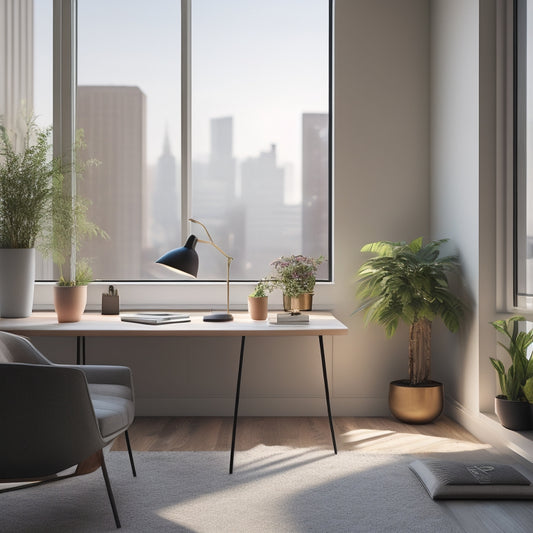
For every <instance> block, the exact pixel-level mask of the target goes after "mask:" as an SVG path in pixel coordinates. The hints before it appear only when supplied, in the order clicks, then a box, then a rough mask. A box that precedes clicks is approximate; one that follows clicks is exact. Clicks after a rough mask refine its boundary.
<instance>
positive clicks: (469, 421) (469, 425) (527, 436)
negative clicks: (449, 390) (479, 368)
mask: <svg viewBox="0 0 533 533" xmlns="http://www.w3.org/2000/svg"><path fill="white" fill-rule="evenodd" d="M445 413H446V415H447V416H449V417H450V418H452V419H453V420H455V421H456V422H457V423H459V424H461V426H463V427H464V428H465V429H466V430H468V431H469V432H470V433H472V435H474V436H475V437H476V438H478V439H479V440H481V441H482V442H485V443H487V444H491V445H492V446H494V447H495V448H497V449H499V450H501V451H504V452H512V453H514V454H516V455H518V456H520V457H523V458H524V459H526V460H527V461H529V462H533V431H512V430H510V429H507V428H504V427H503V426H502V425H501V424H500V422H499V420H498V418H497V417H496V415H495V414H493V413H479V412H478V413H474V412H472V411H470V410H469V409H466V408H465V407H464V406H463V405H462V404H460V403H459V402H457V401H455V400H453V399H451V398H446V406H445Z"/></svg>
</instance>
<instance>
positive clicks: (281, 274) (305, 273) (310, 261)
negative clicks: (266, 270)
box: [271, 255, 324, 311]
mask: <svg viewBox="0 0 533 533" xmlns="http://www.w3.org/2000/svg"><path fill="white" fill-rule="evenodd" d="M323 262H324V257H323V256H320V257H317V258H313V257H306V256H304V255H290V256H282V257H280V258H278V259H276V260H275V261H272V263H271V266H272V267H273V268H274V272H275V273H274V275H273V276H272V278H271V279H272V283H273V284H274V285H275V286H276V287H279V288H280V289H281V290H282V292H283V308H284V310H285V311H310V310H311V309H312V308H313V293H314V290H315V284H316V273H317V270H318V267H319V266H320V265H321V264H322V263H323Z"/></svg>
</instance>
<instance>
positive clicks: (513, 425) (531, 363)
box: [490, 316, 533, 431]
mask: <svg viewBox="0 0 533 533" xmlns="http://www.w3.org/2000/svg"><path fill="white" fill-rule="evenodd" d="M523 321H525V318H524V317H523V316H513V317H511V318H509V319H508V320H496V321H494V322H491V324H492V326H494V328H495V329H496V330H497V331H498V332H499V333H501V334H503V335H505V337H507V340H508V344H507V345H505V344H503V343H502V342H498V344H499V345H500V346H501V347H502V348H503V349H504V350H505V351H506V352H507V353H508V354H509V357H510V359H511V364H510V366H509V367H508V368H507V370H506V369H505V365H504V364H503V362H502V361H500V360H499V359H496V358H494V357H491V358H490V362H491V363H492V366H493V367H494V369H495V370H496V373H497V374H498V381H499V384H500V389H501V394H499V395H498V396H496V398H495V400H494V407H495V411H496V414H497V415H498V418H499V419H500V422H501V424H502V426H504V427H506V428H508V429H512V430H514V431H520V430H528V429H532V427H533V425H532V422H531V413H530V405H529V402H530V401H533V394H532V393H533V358H531V359H528V357H527V352H528V348H529V346H530V345H531V344H532V343H533V330H530V331H528V332H525V331H520V328H519V322H523Z"/></svg>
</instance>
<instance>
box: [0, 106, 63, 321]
mask: <svg viewBox="0 0 533 533" xmlns="http://www.w3.org/2000/svg"><path fill="white" fill-rule="evenodd" d="M51 131H52V129H51V128H40V127H39V126H37V124H36V122H35V117H33V116H30V118H28V119H26V120H25V121H24V127H23V128H20V131H19V132H18V133H17V132H11V131H7V129H6V128H5V127H4V126H2V125H0V316H2V317H11V318H23V317H27V316H29V315H30V314H31V311H32V306H33V290H34V282H35V243H36V240H37V239H38V237H39V236H40V235H41V232H42V230H43V226H44V224H45V223H46V220H47V218H48V217H49V216H50V201H51V196H52V189H53V181H54V180H60V179H61V168H60V165H59V162H58V161H57V160H55V159H53V158H51V156H50V153H51V145H50V140H49V138H50V133H51Z"/></svg>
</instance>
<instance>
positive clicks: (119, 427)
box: [89, 384, 135, 441]
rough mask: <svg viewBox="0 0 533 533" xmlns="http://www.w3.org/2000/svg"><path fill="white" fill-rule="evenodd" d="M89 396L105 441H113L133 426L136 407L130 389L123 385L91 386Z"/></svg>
mask: <svg viewBox="0 0 533 533" xmlns="http://www.w3.org/2000/svg"><path fill="white" fill-rule="evenodd" d="M89 394H90V397H91V402H92V404H93V407H94V413H95V415H96V420H97V421H98V427H99V428H100V433H101V434H102V437H103V438H104V440H106V441H110V440H112V439H113V438H115V437H116V436H117V435H119V434H120V433H122V432H123V431H125V430H126V429H128V427H129V426H130V425H131V424H132V422H133V418H134V416H135V406H134V403H133V401H132V400H131V399H130V398H129V396H130V395H131V390H130V389H128V388H127V387H123V386H122V385H100V384H99V385H89Z"/></svg>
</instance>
